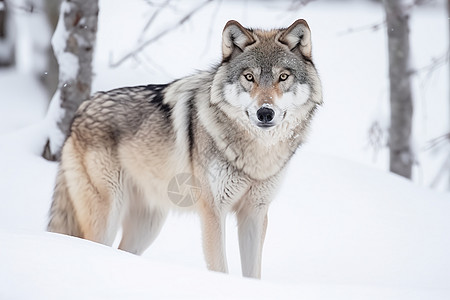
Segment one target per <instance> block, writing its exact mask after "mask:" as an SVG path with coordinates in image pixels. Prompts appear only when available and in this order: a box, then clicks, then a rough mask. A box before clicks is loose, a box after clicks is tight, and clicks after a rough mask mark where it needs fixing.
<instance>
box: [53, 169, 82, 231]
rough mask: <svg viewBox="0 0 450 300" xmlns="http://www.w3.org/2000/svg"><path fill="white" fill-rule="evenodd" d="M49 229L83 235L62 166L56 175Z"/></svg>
mask: <svg viewBox="0 0 450 300" xmlns="http://www.w3.org/2000/svg"><path fill="white" fill-rule="evenodd" d="M47 230H48V231H51V232H56V233H63V234H67V235H72V236H76V237H82V232H81V230H80V226H79V224H78V220H77V217H76V215H75V210H74V207H73V205H72V200H71V199H70V195H69V190H68V187H67V181H66V178H65V174H64V171H63V170H62V168H61V167H60V169H59V170H58V174H57V176H56V184H55V190H54V191H53V202H52V206H51V208H50V221H49V223H48V226H47Z"/></svg>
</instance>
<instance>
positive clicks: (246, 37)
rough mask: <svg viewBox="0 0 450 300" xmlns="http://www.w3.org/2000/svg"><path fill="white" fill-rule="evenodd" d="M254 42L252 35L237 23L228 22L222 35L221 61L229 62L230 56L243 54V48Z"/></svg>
mask: <svg viewBox="0 0 450 300" xmlns="http://www.w3.org/2000/svg"><path fill="white" fill-rule="evenodd" d="M254 42H255V38H254V37H253V35H252V33H251V32H250V31H249V30H248V29H245V28H244V27H243V26H242V25H241V24H239V22H238V21H234V20H231V21H228V22H227V24H226V25H225V28H224V29H223V33H222V55H223V57H222V59H223V60H229V59H230V58H231V57H232V55H236V54H237V53H240V52H243V51H244V49H245V47H247V46H248V45H251V44H253V43H254Z"/></svg>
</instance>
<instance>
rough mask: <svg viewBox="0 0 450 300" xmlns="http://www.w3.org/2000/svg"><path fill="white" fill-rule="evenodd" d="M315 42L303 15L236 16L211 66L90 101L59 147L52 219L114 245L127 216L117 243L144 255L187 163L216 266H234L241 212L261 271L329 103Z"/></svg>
mask: <svg viewBox="0 0 450 300" xmlns="http://www.w3.org/2000/svg"><path fill="white" fill-rule="evenodd" d="M311 49H312V45H311V31H310V28H309V26H308V23H307V22H306V21H305V20H303V19H300V20H297V21H295V22H294V23H293V24H292V25H290V26H289V27H287V28H282V29H275V30H261V29H250V28H245V27H243V26H242V25H241V24H240V23H238V22H237V21H234V20H231V21H228V22H227V24H226V25H225V28H224V30H223V33H222V60H221V62H220V64H218V65H217V66H216V67H214V68H212V70H210V71H201V72H198V73H196V74H194V75H191V76H188V77H185V78H182V79H179V80H175V81H173V82H171V83H168V84H162V85H146V86H136V87H125V88H119V89H115V90H111V91H108V92H98V93H96V94H95V95H94V96H93V97H92V98H91V100H88V101H84V102H83V103H82V104H81V105H80V107H79V109H78V110H77V113H76V115H75V117H74V119H73V123H72V125H71V131H70V133H69V135H68V137H67V139H66V141H65V143H64V146H63V149H62V156H61V162H60V164H59V170H58V173H57V178H56V184H55V189H54V194H53V201H52V205H51V208H50V218H49V219H50V220H49V224H48V231H51V232H56V233H63V234H68V235H72V236H76V237H81V238H84V239H88V240H91V241H95V242H98V243H102V244H106V245H112V243H113V241H114V239H115V237H116V234H117V232H118V230H119V229H120V228H122V238H121V241H120V244H119V248H120V249H122V250H125V251H128V252H131V253H135V254H138V255H140V254H142V253H143V252H144V251H145V250H146V249H147V248H148V247H149V245H150V244H151V243H152V242H153V241H154V240H155V238H156V237H157V235H158V234H159V232H160V230H161V227H162V226H163V223H164V221H165V219H166V216H167V214H168V212H169V211H170V210H171V209H176V208H178V207H177V205H176V204H174V203H175V202H174V201H173V199H171V194H170V193H169V192H170V191H168V189H169V184H170V182H173V180H174V178H176V177H177V176H178V175H180V174H184V175H186V174H187V175H189V176H191V178H194V179H195V180H193V181H189V182H191V183H192V182H195V184H193V185H194V186H195V187H196V188H197V189H196V192H192V193H190V195H191V196H192V199H191V200H192V201H191V202H190V203H191V204H192V205H191V206H190V208H191V210H195V211H196V212H198V213H199V215H200V219H201V225H202V235H203V252H204V256H205V260H206V264H207V267H208V269H209V270H213V271H219V272H228V267H227V258H226V253H225V220H226V216H227V214H229V213H235V215H236V218H237V224H238V238H239V250H240V256H241V266H242V274H243V276H245V277H253V278H260V277H261V258H262V248H263V243H264V238H265V233H266V228H267V222H268V219H267V212H268V208H269V205H270V203H271V201H272V199H273V198H274V195H275V193H276V191H277V188H278V186H279V185H280V182H281V180H282V178H283V174H284V170H285V169H286V166H287V164H288V162H289V161H290V159H291V157H292V155H293V154H294V153H295V152H296V150H297V149H298V148H299V146H300V145H302V143H304V141H305V139H306V136H307V133H308V129H309V127H310V122H311V119H312V117H313V115H314V113H315V111H316V110H317V108H318V106H320V105H321V104H322V88H321V81H320V79H319V76H318V72H317V70H316V68H315V65H314V63H313V61H312V55H311ZM184 178H186V176H185V177H184ZM185 206H186V205H185ZM183 209H186V208H183Z"/></svg>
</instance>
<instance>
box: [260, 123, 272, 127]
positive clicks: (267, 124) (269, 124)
mask: <svg viewBox="0 0 450 300" xmlns="http://www.w3.org/2000/svg"><path fill="white" fill-rule="evenodd" d="M256 126H258V127H261V128H270V127H273V126H275V124H274V123H258V124H256Z"/></svg>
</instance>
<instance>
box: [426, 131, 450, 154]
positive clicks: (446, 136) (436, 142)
mask: <svg viewBox="0 0 450 300" xmlns="http://www.w3.org/2000/svg"><path fill="white" fill-rule="evenodd" d="M445 141H448V142H450V132H449V133H447V134H443V135H440V136H438V137H435V138H434V139H432V140H430V141H429V142H428V143H427V145H426V146H425V148H424V150H425V151H427V150H431V149H433V148H436V147H437V146H439V145H441V144H442V143H444V142H445Z"/></svg>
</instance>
